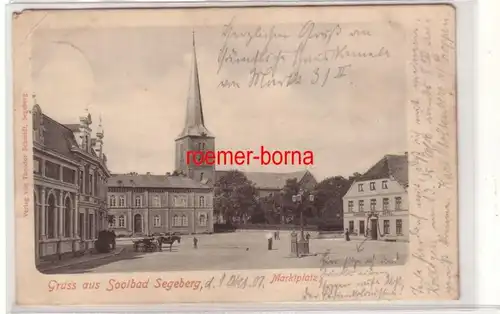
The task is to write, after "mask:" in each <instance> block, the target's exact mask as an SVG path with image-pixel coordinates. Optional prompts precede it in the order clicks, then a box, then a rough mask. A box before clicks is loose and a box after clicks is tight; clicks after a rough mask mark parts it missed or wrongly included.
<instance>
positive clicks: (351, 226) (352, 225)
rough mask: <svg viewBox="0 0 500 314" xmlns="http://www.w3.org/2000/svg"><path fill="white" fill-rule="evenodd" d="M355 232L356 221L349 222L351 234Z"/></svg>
mask: <svg viewBox="0 0 500 314" xmlns="http://www.w3.org/2000/svg"><path fill="white" fill-rule="evenodd" d="M353 231H354V221H353V220H351V221H349V232H350V233H352V232H353Z"/></svg>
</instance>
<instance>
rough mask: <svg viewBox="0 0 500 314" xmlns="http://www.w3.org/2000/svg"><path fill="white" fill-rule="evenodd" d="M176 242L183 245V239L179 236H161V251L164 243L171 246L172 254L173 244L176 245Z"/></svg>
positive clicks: (159, 239)
mask: <svg viewBox="0 0 500 314" xmlns="http://www.w3.org/2000/svg"><path fill="white" fill-rule="evenodd" d="M175 242H179V244H180V243H181V237H179V236H176V235H174V236H167V237H165V236H161V237H159V238H158V244H159V249H160V251H161V247H162V245H163V243H165V244H168V245H170V252H172V244H174V243H175Z"/></svg>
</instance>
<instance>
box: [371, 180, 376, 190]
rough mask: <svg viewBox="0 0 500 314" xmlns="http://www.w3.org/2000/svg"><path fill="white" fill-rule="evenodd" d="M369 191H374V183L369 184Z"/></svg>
mask: <svg viewBox="0 0 500 314" xmlns="http://www.w3.org/2000/svg"><path fill="white" fill-rule="evenodd" d="M370 191H375V182H370Z"/></svg>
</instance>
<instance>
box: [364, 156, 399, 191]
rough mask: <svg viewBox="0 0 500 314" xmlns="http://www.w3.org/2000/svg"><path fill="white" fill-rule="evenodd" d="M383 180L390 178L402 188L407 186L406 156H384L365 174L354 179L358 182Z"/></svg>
mask: <svg viewBox="0 0 500 314" xmlns="http://www.w3.org/2000/svg"><path fill="white" fill-rule="evenodd" d="M383 178H392V179H394V180H396V181H398V182H399V184H401V185H402V186H404V187H407V186H408V156H407V155H406V154H405V155H385V156H384V157H383V158H382V159H381V160H379V161H378V162H377V163H376V164H375V165H373V166H372V167H371V168H370V169H369V170H368V171H367V172H365V174H363V175H361V176H360V177H358V178H356V180H355V181H356V182H358V181H369V180H377V179H383Z"/></svg>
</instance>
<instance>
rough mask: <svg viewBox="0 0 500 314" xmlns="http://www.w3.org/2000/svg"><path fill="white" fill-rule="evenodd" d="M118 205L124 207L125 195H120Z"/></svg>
mask: <svg viewBox="0 0 500 314" xmlns="http://www.w3.org/2000/svg"><path fill="white" fill-rule="evenodd" d="M118 206H120V207H125V196H123V195H120V199H119V200H118Z"/></svg>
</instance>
